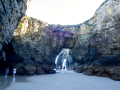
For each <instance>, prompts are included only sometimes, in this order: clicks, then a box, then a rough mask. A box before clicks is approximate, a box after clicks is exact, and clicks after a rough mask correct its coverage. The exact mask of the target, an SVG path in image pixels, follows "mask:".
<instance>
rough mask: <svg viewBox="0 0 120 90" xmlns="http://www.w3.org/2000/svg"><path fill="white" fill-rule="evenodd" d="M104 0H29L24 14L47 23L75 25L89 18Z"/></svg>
mask: <svg viewBox="0 0 120 90" xmlns="http://www.w3.org/2000/svg"><path fill="white" fill-rule="evenodd" d="M104 1H105V0H31V3H30V6H29V9H28V10H27V12H26V14H27V15H28V16H30V17H34V18H37V19H40V20H42V21H45V22H47V23H49V24H61V25H75V24H80V23H83V22H84V21H86V20H89V19H90V18H91V17H92V16H93V15H94V13H95V11H96V10H97V9H98V8H99V6H100V5H101V4H102V3H103V2H104Z"/></svg>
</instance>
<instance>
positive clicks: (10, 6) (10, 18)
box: [0, 0, 31, 71]
mask: <svg viewBox="0 0 120 90" xmlns="http://www.w3.org/2000/svg"><path fill="white" fill-rule="evenodd" d="M30 1H31V0H0V59H2V58H3V59H4V61H6V59H5V50H4V49H5V48H6V46H7V45H8V44H9V43H10V41H11V39H12V37H13V33H14V31H15V29H16V28H17V25H18V22H19V21H20V19H21V18H22V17H23V16H24V15H25V13H26V9H27V7H28V6H29V3H30ZM2 64H3V61H1V60H0V71H1V68H2V67H1V66H2Z"/></svg>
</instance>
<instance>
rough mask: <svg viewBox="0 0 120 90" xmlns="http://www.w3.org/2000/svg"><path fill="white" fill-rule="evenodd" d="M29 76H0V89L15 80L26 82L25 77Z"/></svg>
mask: <svg viewBox="0 0 120 90" xmlns="http://www.w3.org/2000/svg"><path fill="white" fill-rule="evenodd" d="M27 77H29V76H16V77H13V76H7V77H5V76H0V90H5V88H7V87H9V86H10V84H12V83H16V82H28V81H27V80H26V78H27Z"/></svg>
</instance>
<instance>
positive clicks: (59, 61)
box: [55, 48, 74, 70]
mask: <svg viewBox="0 0 120 90" xmlns="http://www.w3.org/2000/svg"><path fill="white" fill-rule="evenodd" d="M69 52H70V49H65V48H63V49H62V50H61V52H60V53H59V54H58V55H57V57H56V59H55V64H56V70H57V69H62V70H71V69H73V66H74V65H73V60H72V57H71V56H70V54H69Z"/></svg>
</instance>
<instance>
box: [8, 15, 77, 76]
mask: <svg viewBox="0 0 120 90" xmlns="http://www.w3.org/2000/svg"><path fill="white" fill-rule="evenodd" d="M76 28H77V27H76ZM76 28H74V27H72V26H71V27H63V26H61V25H49V24H48V23H45V22H42V21H40V20H38V19H34V18H31V17H28V16H25V17H23V18H22V19H21V21H20V22H19V25H18V28H17V29H16V30H15V32H14V35H13V39H12V41H11V43H10V45H9V46H10V48H12V51H13V52H12V54H13V56H12V57H9V56H8V58H7V60H8V61H10V62H11V63H12V64H11V66H14V67H16V68H17V70H18V71H19V72H18V73H19V74H23V73H21V72H25V73H24V74H35V73H36V74H43V73H54V72H55V71H54V69H55V58H56V56H57V54H59V52H60V51H61V50H62V48H73V46H74V43H75V41H76V38H77V35H74V33H76V32H75V31H76ZM8 51H9V50H8ZM6 54H7V55H9V52H7V53H6ZM13 57H14V58H13ZM28 67H31V68H28Z"/></svg>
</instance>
